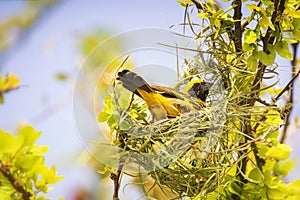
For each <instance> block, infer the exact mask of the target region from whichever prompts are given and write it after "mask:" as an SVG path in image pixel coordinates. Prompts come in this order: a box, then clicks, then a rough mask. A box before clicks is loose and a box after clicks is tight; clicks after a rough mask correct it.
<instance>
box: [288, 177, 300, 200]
mask: <svg viewBox="0 0 300 200" xmlns="http://www.w3.org/2000/svg"><path fill="white" fill-rule="evenodd" d="M288 191H289V194H291V195H296V196H297V197H300V179H298V180H294V181H292V182H290V183H289V184H288Z"/></svg>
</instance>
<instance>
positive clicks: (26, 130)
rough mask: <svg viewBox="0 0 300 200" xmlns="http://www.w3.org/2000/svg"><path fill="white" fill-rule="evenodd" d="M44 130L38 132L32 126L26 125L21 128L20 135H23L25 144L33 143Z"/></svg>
mask: <svg viewBox="0 0 300 200" xmlns="http://www.w3.org/2000/svg"><path fill="white" fill-rule="evenodd" d="M41 134H42V132H36V131H35V130H34V129H33V128H32V127H31V126H25V127H23V128H22V129H21V130H20V133H19V135H18V137H22V139H23V145H24V146H31V145H33V144H34V143H35V142H36V141H37V139H39V137H40V136H41Z"/></svg>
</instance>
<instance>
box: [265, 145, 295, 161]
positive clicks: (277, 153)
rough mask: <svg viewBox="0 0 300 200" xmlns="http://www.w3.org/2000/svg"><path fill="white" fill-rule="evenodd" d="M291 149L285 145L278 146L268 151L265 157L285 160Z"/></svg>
mask: <svg viewBox="0 0 300 200" xmlns="http://www.w3.org/2000/svg"><path fill="white" fill-rule="evenodd" d="M291 151H292V147H290V146H288V145H286V144H278V145H277V146H276V147H273V148H272V149H269V150H268V152H267V153H266V155H268V156H270V157H273V158H276V159H278V160H286V159H288V158H289V157H290V154H291Z"/></svg>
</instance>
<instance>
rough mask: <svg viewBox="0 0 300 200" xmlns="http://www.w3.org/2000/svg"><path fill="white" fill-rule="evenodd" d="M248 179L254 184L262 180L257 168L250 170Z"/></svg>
mask: <svg viewBox="0 0 300 200" xmlns="http://www.w3.org/2000/svg"><path fill="white" fill-rule="evenodd" d="M248 177H249V178H250V179H251V180H253V181H255V182H260V181H262V180H263V175H262V173H261V171H260V170H259V169H258V168H257V167H255V168H253V169H252V170H251V172H250V173H249V176H248Z"/></svg>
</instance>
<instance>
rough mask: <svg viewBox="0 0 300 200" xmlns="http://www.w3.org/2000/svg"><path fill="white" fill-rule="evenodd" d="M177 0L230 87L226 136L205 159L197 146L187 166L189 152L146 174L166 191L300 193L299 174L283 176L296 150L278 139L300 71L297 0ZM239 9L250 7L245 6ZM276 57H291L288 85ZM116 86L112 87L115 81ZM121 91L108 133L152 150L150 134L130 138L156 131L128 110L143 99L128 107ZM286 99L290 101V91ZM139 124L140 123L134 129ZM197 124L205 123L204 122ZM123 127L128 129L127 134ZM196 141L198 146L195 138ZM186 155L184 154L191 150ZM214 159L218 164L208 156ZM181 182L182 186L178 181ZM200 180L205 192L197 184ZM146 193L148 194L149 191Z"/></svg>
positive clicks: (126, 144)
mask: <svg viewBox="0 0 300 200" xmlns="http://www.w3.org/2000/svg"><path fill="white" fill-rule="evenodd" d="M178 2H179V3H180V5H182V6H183V7H184V8H185V9H186V12H185V13H186V15H187V16H186V18H185V19H188V25H189V28H190V29H191V32H192V33H194V38H195V42H196V43H197V44H198V46H199V49H195V50H196V51H199V52H202V54H204V56H205V57H206V58H208V59H209V60H211V63H213V64H212V67H215V68H217V70H218V71H219V73H220V74H221V76H222V81H223V83H224V88H225V89H226V91H227V92H226V99H227V105H226V113H227V115H226V122H225V126H224V129H223V131H222V134H221V135H222V137H220V138H219V140H218V143H217V145H216V147H215V149H214V150H213V152H212V154H208V156H206V157H204V158H203V157H201V150H200V151H199V152H198V153H196V155H197V156H198V159H196V162H195V163H196V164H195V163H193V162H190V161H191V160H188V163H189V164H190V166H188V165H187V164H186V163H185V162H184V161H183V160H182V158H183V157H184V156H182V157H178V159H177V160H176V161H174V163H172V164H171V165H168V166H167V167H164V168H163V169H161V168H159V167H158V168H159V169H157V170H154V171H153V173H152V172H151V173H152V174H151V173H149V174H150V176H151V177H152V178H153V179H155V184H157V185H159V187H160V188H161V189H163V188H164V187H165V186H167V187H168V188H169V189H170V190H172V191H173V192H174V193H175V194H177V197H178V198H180V197H183V196H188V197H190V199H299V198H300V196H299V194H300V193H299V191H300V184H299V180H294V181H292V182H290V183H286V181H285V176H287V174H288V172H289V170H291V168H292V166H293V162H291V161H289V160H288V159H289V156H290V153H291V151H292V148H291V147H289V146H288V145H286V144H284V143H283V142H282V140H280V141H278V137H279V135H280V134H282V135H283V136H282V137H283V138H284V135H285V131H286V129H285V130H284V132H283V133H280V127H281V126H288V121H289V117H288V116H289V112H290V111H291V109H292V108H293V105H292V101H290V102H286V104H285V105H284V106H281V105H280V104H278V101H279V100H280V99H282V96H283V95H284V93H285V92H287V91H290V93H289V94H290V95H292V94H293V93H292V90H291V88H292V86H293V83H294V80H295V78H297V77H298V76H299V71H298V72H297V68H296V67H295V66H296V65H295V60H296V55H295V51H294V52H292V51H291V49H290V47H291V45H292V46H293V47H294V46H296V47H297V44H298V42H299V27H300V25H299V22H300V21H299V18H300V16H299V7H300V3H299V2H298V1H293V0H286V1H271V0H263V1H247V2H244V1H241V0H237V1H232V2H231V6H230V7H229V8H228V9H227V10H223V9H222V8H221V7H220V6H219V5H218V1H213V0H207V1H198V0H185V1H182V0H181V1H178ZM191 9H197V11H198V13H197V17H198V19H200V20H201V22H202V23H201V29H200V31H197V30H199V29H197V28H199V27H198V26H199V25H198V24H199V23H198V22H197V23H195V24H194V22H192V21H191V19H192V17H191V13H193V12H192V11H191ZM242 9H247V12H246V10H244V11H242ZM242 12H243V13H242ZM245 13H249V14H248V15H246V14H245ZM184 24H186V23H184ZM294 49H295V48H294ZM278 56H280V57H282V58H284V59H286V60H292V61H293V62H292V63H291V64H292V65H293V66H292V76H293V77H292V79H291V80H290V82H289V83H288V84H287V85H286V86H285V87H284V88H281V89H280V90H275V88H276V87H278V81H279V76H278V68H279V67H280V66H278V64H277V63H275V58H276V57H278ZM202 57H203V55H202ZM200 58H201V55H200V56H199V57H195V58H194V59H195V60H193V61H192V62H189V64H188V66H187V71H186V73H187V74H188V75H189V76H191V77H193V76H198V71H199V70H200V71H201V69H200V68H201V65H196V64H195V63H197V62H201V61H200ZM197 59H198V60H199V61H197ZM187 60H188V58H187ZM187 63H188V62H187ZM203 63H204V64H207V63H205V62H203ZM191 66H193V67H194V68H193V67H192V68H193V69H192V70H191V69H189V67H191ZM197 66H198V68H197ZM199 66H200V68H199ZM195 68H196V69H195ZM112 86H113V87H115V85H114V83H113V84H112ZM116 91H117V92H114V93H112V94H110V97H106V100H105V103H104V104H105V106H104V110H103V111H102V112H101V113H100V115H99V121H101V122H104V121H106V122H107V124H108V125H109V127H110V128H111V129H110V130H111V133H112V134H113V135H114V134H115V138H116V139H115V141H114V144H115V145H117V146H119V147H121V148H122V149H123V150H125V151H128V152H135V151H137V152H138V151H139V150H140V151H144V149H142V148H137V149H138V150H137V149H135V147H143V148H144V147H145V146H146V147H147V148H150V150H149V151H155V150H156V149H155V147H154V146H155V145H156V144H157V143H155V140H154V139H153V137H150V138H148V139H149V141H151V142H148V143H146V139H145V140H144V141H143V142H144V143H142V144H141V145H139V143H140V142H141V141H140V138H135V140H133V139H132V138H131V137H130V134H131V133H132V132H133V131H134V130H139V131H141V130H143V129H145V128H146V130H147V131H148V132H149V133H153V132H152V131H154V130H157V129H151V124H150V125H149V124H148V120H147V118H145V117H144V119H143V120H141V121H140V122H139V121H137V120H136V119H134V118H132V116H140V115H130V114H129V113H132V112H133V113H138V112H144V111H145V107H144V104H143V103H141V102H138V101H136V100H134V101H133V102H132V105H135V106H130V105H131V104H130V103H129V100H128V102H127V104H126V105H127V107H123V106H121V104H120V102H119V100H120V99H119V97H120V96H122V89H119V88H118V89H117V90H116ZM270 99H271V100H270ZM289 99H293V96H290V97H289ZM145 113H146V114H147V112H145ZM128 121H129V122H130V123H128ZM169 121H172V120H169ZM136 124H138V126H139V127H141V128H142V129H136V128H135V125H136ZM153 126H156V128H158V130H159V131H160V133H161V141H164V142H165V140H164V139H165V134H167V133H169V132H170V130H172V131H174V130H175V131H178V130H177V129H176V126H173V127H172V126H171V127H170V126H169V127H167V128H166V127H163V128H161V127H159V126H158V124H154V125H153ZM149 127H150V128H149ZM199 127H200V128H201V124H200V123H199V126H198V128H199ZM124 132H125V133H126V134H122V133H124ZM153 144H155V145H153ZM134 145H137V146H134ZM151 145H152V146H151ZM193 145H194V146H197V147H198V148H199V147H200V149H201V146H199V144H197V141H194V142H193ZM185 153H186V154H185V155H187V154H189V151H187V152H185ZM194 153H195V152H194ZM212 160H215V161H216V162H211V161H212ZM137 163H139V164H141V162H137ZM191 163H193V164H195V165H193V164H191ZM182 166H183V167H182ZM143 167H144V166H143ZM177 167H178V168H177ZM180 167H182V168H180ZM207 168H209V169H211V170H212V173H208V176H205V175H204V174H197V171H201V170H204V169H207ZM185 172H187V173H185ZM207 172H208V171H207ZM118 173H119V171H118ZM153 174H154V175H153ZM211 180H213V184H215V185H214V186H212V187H210V188H209V187H206V186H207V185H213V184H211ZM184 181H185V182H184ZM200 182H201V184H200ZM181 183H184V184H185V187H181ZM199 185H200V190H197V188H198V187H199ZM143 191H144V192H145V195H146V196H149V195H148V191H147V190H145V189H143Z"/></svg>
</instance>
